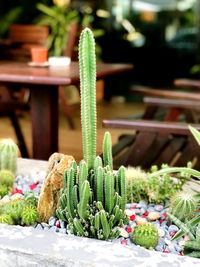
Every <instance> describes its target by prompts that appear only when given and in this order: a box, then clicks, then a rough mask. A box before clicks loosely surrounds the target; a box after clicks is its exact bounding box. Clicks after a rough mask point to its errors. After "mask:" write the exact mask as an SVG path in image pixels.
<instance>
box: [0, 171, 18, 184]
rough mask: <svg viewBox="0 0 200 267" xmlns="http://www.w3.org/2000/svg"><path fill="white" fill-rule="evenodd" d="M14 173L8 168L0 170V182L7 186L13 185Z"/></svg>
mask: <svg viewBox="0 0 200 267" xmlns="http://www.w3.org/2000/svg"><path fill="white" fill-rule="evenodd" d="M14 178H15V176H14V174H13V173H12V172H11V171H9V170H0V184H1V185H5V186H7V187H8V188H9V187H11V188H12V187H13V183H14Z"/></svg>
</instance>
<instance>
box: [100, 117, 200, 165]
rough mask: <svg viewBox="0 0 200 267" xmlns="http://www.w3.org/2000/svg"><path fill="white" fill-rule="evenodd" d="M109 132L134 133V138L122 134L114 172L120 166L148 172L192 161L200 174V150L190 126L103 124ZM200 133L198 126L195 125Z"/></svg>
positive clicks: (105, 122) (134, 123) (144, 123)
mask: <svg viewBox="0 0 200 267" xmlns="http://www.w3.org/2000/svg"><path fill="white" fill-rule="evenodd" d="M103 126H104V127H106V128H119V129H123V131H125V130H126V129H129V130H130V129H131V130H134V132H135V134H133V135H126V134H123V135H121V136H120V137H119V142H118V143H117V144H116V145H114V146H113V159H114V168H118V167H119V166H120V165H124V166H141V167H142V168H144V169H149V168H150V167H151V166H152V165H155V164H156V165H158V166H159V167H160V166H161V164H162V163H168V164H169V165H170V166H186V165H187V162H188V161H192V163H193V167H194V168H196V169H198V170H200V161H199V158H200V148H199V146H198V144H197V142H196V140H195V139H194V137H193V136H192V135H191V133H190V131H189V129H188V126H187V125H186V124H180V123H169V122H168V123H167V122H154V121H139V120H138V121H137V120H131V121H130V120H129V121H128V120H104V121H103ZM193 126H194V127H196V128H197V129H198V130H200V126H199V125H193Z"/></svg>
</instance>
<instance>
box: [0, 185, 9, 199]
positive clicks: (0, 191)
mask: <svg viewBox="0 0 200 267" xmlns="http://www.w3.org/2000/svg"><path fill="white" fill-rule="evenodd" d="M7 194H8V187H7V186H6V185H2V184H0V196H1V197H4V196H5V195H7Z"/></svg>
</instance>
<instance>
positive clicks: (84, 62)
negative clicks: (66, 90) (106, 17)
mask: <svg viewBox="0 0 200 267" xmlns="http://www.w3.org/2000/svg"><path fill="white" fill-rule="evenodd" d="M79 68H80V91H81V125H82V138H83V154H84V160H85V161H86V162H87V164H88V168H89V170H90V169H92V168H94V160H95V157H96V58H95V41H94V37H93V34H92V31H91V30H90V29H88V28H85V29H84V30H83V31H82V33H81V36H80V41H79Z"/></svg>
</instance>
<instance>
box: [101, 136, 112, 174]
mask: <svg viewBox="0 0 200 267" xmlns="http://www.w3.org/2000/svg"><path fill="white" fill-rule="evenodd" d="M103 160H104V166H109V167H110V170H111V171H112V170H113V159H112V141H111V135H110V133H109V132H105V134H104V141H103Z"/></svg>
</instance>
